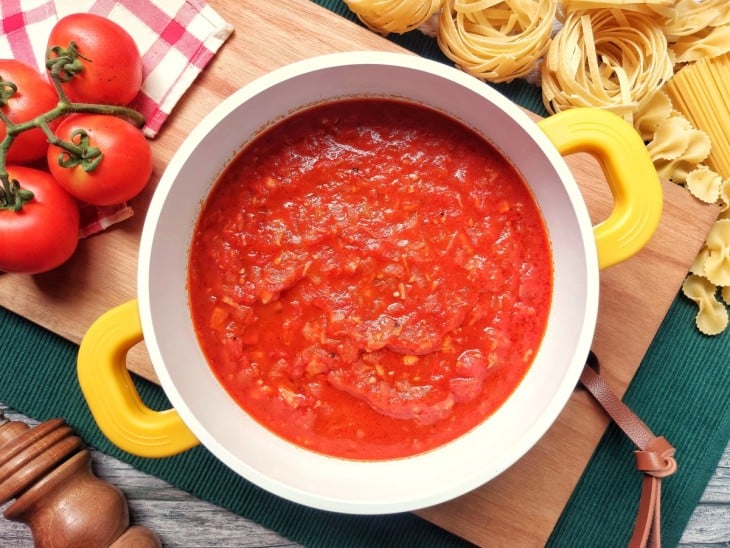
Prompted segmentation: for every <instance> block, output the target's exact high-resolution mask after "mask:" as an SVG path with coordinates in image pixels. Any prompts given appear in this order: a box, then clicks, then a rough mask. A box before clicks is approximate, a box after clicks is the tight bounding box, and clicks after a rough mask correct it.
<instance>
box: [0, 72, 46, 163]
mask: <svg viewBox="0 0 730 548" xmlns="http://www.w3.org/2000/svg"><path fill="white" fill-rule="evenodd" d="M0 78H1V79H2V80H4V81H6V82H12V83H13V84H15V85H16V86H17V88H18V89H17V90H16V91H15V93H13V95H12V96H11V97H10V99H8V102H7V103H8V104H7V105H5V106H3V107H2V111H3V113H5V116H7V117H8V119H9V120H10V121H11V122H13V123H15V124H20V123H23V122H27V121H29V120H32V119H33V118H35V117H36V116H40V115H41V114H45V113H46V112H48V111H49V110H51V109H52V108H54V107H55V106H56V105H57V104H58V95H56V90H55V89H54V88H53V86H52V85H51V84H50V83H49V82H48V81H47V80H46V79H45V77H44V75H42V74H41V73H39V72H38V71H36V70H35V69H34V68H32V67H30V66H28V65H26V64H25V63H21V62H20V61H16V60H14V59H2V60H0ZM6 135H7V128H6V127H5V124H4V123H3V122H1V121H0V140H2V139H5V136H6ZM47 148H48V141H47V140H46V136H45V134H44V133H43V130H42V129H40V128H33V129H30V130H27V131H23V132H22V133H19V134H18V136H17V137H16V138H15V140H14V141H13V144H12V146H11V147H10V150H9V151H8V156H7V161H8V162H9V163H14V164H24V163H28V162H32V161H34V160H38V159H39V158H43V156H44V155H45V152H46V149H47Z"/></svg>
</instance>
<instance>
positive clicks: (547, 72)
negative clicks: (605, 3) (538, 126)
mask: <svg viewBox="0 0 730 548" xmlns="http://www.w3.org/2000/svg"><path fill="white" fill-rule="evenodd" d="M672 74H673V63H672V60H671V58H670V56H669V53H668V51H667V40H666V38H665V37H664V35H663V34H662V31H661V27H660V26H659V24H658V23H657V21H656V18H654V17H651V16H649V15H646V14H645V13H642V12H639V11H631V10H627V11H622V10H619V9H593V10H577V11H571V12H569V13H568V14H567V16H566V17H565V21H564V23H563V27H562V28H561V29H560V30H559V31H558V32H557V34H556V36H555V37H554V38H553V41H552V42H551V44H550V47H549V49H548V52H547V54H546V56H545V59H544V61H543V64H542V69H541V76H542V97H543V103H544V104H545V108H546V109H547V110H548V112H551V113H556V112H560V111H562V110H565V109H568V108H573V107H591V106H592V107H600V108H604V109H606V110H610V111H612V112H614V113H616V114H618V115H620V116H623V117H624V118H625V119H626V120H627V121H629V122H633V114H634V112H636V111H637V110H638V107H639V104H640V103H641V102H642V101H644V100H645V99H646V98H647V97H649V96H650V95H651V94H653V93H655V92H656V91H657V90H658V89H659V88H660V87H661V86H662V85H663V84H664V82H666V81H667V80H668V79H669V78H671V76H672Z"/></svg>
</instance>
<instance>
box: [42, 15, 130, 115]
mask: <svg viewBox="0 0 730 548" xmlns="http://www.w3.org/2000/svg"><path fill="white" fill-rule="evenodd" d="M71 42H73V43H75V44H76V48H77V51H78V54H79V56H78V57H77V61H78V62H79V63H80V64H81V70H80V72H78V73H76V74H74V75H73V77H72V78H71V79H70V80H69V81H68V82H66V83H64V84H62V88H63V90H64V91H65V93H66V95H67V96H68V98H69V99H70V100H71V101H74V102H81V103H102V104H106V105H126V104H128V103H129V102H131V101H132V99H134V98H135V97H136V95H137V93H138V92H139V90H140V87H141V86H142V57H141V56H140V54H139V50H138V49H137V45H136V44H135V42H134V40H133V39H132V37H131V36H130V35H129V33H127V31H126V30H124V29H123V28H122V27H120V26H119V25H117V24H116V23H115V22H113V21H110V20H109V19H106V18H104V17H101V16H99V15H94V14H91V13H74V14H71V15H67V16H66V17H63V18H61V19H59V20H58V22H57V23H56V25H55V26H54V27H53V29H52V30H51V34H50V36H49V37H48V48H49V49H48V50H47V51H48V52H49V53H48V56H49V58H50V59H53V58H56V57H58V56H59V51H58V50H55V49H53V48H55V47H59V48H64V49H67V48H69V47H70V45H71ZM64 74H65V75H66V76H68V75H69V73H68V72H65V73H64Z"/></svg>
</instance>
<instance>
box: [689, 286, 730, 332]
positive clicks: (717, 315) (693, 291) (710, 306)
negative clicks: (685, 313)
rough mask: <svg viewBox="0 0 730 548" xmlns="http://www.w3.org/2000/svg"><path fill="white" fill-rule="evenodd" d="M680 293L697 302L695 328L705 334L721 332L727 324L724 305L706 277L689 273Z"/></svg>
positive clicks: (715, 288)
mask: <svg viewBox="0 0 730 548" xmlns="http://www.w3.org/2000/svg"><path fill="white" fill-rule="evenodd" d="M682 293H684V295H685V296H686V297H687V298H689V299H692V300H693V301H694V302H695V303H697V308H698V309H699V310H698V312H697V315H696V316H695V323H696V324H697V329H699V330H700V332H702V333H704V334H705V335H717V334H718V333H722V332H723V331H724V330H725V328H726V327H727V324H728V313H727V309H726V308H725V306H724V305H723V304H722V303H721V302H719V301H718V300H717V298H716V297H715V295H716V293H717V287H715V285H713V284H712V283H710V282H709V281H708V280H707V279H705V278H703V277H701V276H696V275H694V274H690V275H689V276H687V278H686V279H685V280H684V283H683V284H682Z"/></svg>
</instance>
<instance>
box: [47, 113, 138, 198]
mask: <svg viewBox="0 0 730 548" xmlns="http://www.w3.org/2000/svg"><path fill="white" fill-rule="evenodd" d="M78 131H83V132H85V133H86V135H87V136H88V146H89V147H96V148H98V149H99V151H100V152H101V155H102V156H101V160H100V161H99V163H98V165H96V167H95V168H93V169H92V170H90V171H87V170H86V169H87V168H88V167H89V166H88V163H89V162H86V161H80V162H73V159H72V158H71V155H70V154H69V153H68V152H67V151H65V150H64V149H62V148H61V147H58V146H56V145H51V146H49V147H48V168H49V169H50V170H51V174H52V175H53V176H54V177H55V178H56V180H57V181H58V183H59V184H60V185H61V186H62V187H63V188H64V189H65V190H66V191H67V192H68V193H69V194H71V195H72V196H75V197H76V198H78V199H79V200H81V201H84V202H87V203H89V204H94V205H113V204H120V203H122V202H126V201H127V200H129V199H131V198H134V197H135V196H136V195H137V194H139V193H140V191H141V190H142V189H143V188H144V187H145V185H146V184H147V182H148V181H149V179H150V176H151V175H152V150H151V148H150V145H149V143H148V142H147V139H145V137H144V135H142V132H141V131H140V130H139V129H137V128H136V127H135V126H133V125H132V124H130V123H129V122H127V121H125V120H122V119H121V118H118V117H116V116H108V115H104V114H75V115H73V116H70V117H68V118H66V119H65V120H63V121H62V122H61V123H60V124H59V125H58V127H57V128H56V131H55V133H56V136H57V137H58V138H59V139H61V140H63V141H66V142H73V143H76V144H78V143H79V142H80V137H79V135H76V133H77V132H78ZM69 160H71V164H74V163H75V165H71V166H70V167H63V166H62V165H61V163H68V162H69ZM93 160H94V159H93V158H92V159H91V161H92V162H93Z"/></svg>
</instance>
